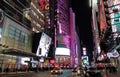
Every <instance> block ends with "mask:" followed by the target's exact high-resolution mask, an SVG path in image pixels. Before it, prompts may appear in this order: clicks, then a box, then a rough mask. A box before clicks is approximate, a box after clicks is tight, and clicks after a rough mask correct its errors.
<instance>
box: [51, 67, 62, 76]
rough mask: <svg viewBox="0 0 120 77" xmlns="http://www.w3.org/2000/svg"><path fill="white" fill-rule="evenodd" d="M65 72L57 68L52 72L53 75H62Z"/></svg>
mask: <svg viewBox="0 0 120 77" xmlns="http://www.w3.org/2000/svg"><path fill="white" fill-rule="evenodd" d="M62 73H63V70H62V69H61V68H60V67H55V68H53V70H51V74H62Z"/></svg>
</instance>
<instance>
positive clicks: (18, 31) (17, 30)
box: [15, 29, 20, 40]
mask: <svg viewBox="0 0 120 77" xmlns="http://www.w3.org/2000/svg"><path fill="white" fill-rule="evenodd" d="M19 38H20V30H19V29H16V33H15V40H19Z"/></svg>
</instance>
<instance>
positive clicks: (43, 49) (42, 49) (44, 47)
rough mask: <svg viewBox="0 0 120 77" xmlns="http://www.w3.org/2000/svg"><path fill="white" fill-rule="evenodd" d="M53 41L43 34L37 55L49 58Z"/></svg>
mask: <svg viewBox="0 0 120 77" xmlns="http://www.w3.org/2000/svg"><path fill="white" fill-rule="evenodd" d="M51 40H52V39H51V38H50V37H49V36H48V35H47V34H45V33H42V35H41V38H40V41H39V45H38V48H37V53H36V54H37V55H38V56H46V57H47V56H48V51H49V47H50V44H51Z"/></svg>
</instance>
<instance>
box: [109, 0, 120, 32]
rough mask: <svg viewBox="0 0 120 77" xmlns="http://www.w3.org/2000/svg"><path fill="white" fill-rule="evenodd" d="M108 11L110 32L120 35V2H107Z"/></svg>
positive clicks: (116, 0) (110, 0) (114, 0)
mask: <svg viewBox="0 0 120 77" xmlns="http://www.w3.org/2000/svg"><path fill="white" fill-rule="evenodd" d="M107 3H108V6H109V8H108V10H109V13H110V18H111V24H112V31H113V32H117V33H120V20H119V18H120V12H119V9H120V0H108V1H107Z"/></svg>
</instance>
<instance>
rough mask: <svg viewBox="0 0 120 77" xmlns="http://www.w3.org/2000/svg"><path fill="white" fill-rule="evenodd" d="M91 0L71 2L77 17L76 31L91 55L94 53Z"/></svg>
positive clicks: (73, 0)
mask: <svg viewBox="0 0 120 77" xmlns="http://www.w3.org/2000/svg"><path fill="white" fill-rule="evenodd" d="M88 1H89V0H71V6H72V8H73V11H74V12H75V15H76V29H77V30H78V34H79V37H80V40H82V42H83V44H84V45H85V46H86V48H87V51H89V52H88V53H89V54H92V52H91V51H93V41H92V39H93V38H92V37H93V35H92V30H91V29H92V28H91V9H90V7H89V2H88Z"/></svg>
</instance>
